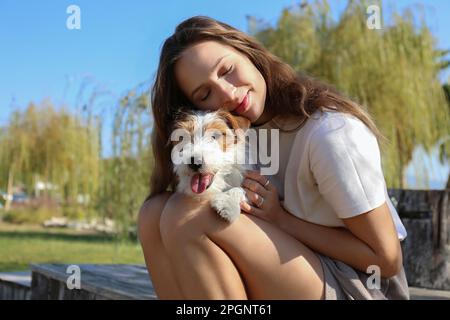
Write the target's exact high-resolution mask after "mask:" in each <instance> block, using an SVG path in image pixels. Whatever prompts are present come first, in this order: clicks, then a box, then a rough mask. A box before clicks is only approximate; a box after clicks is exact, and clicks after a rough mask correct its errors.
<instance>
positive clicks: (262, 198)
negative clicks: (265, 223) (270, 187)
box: [256, 196, 264, 208]
mask: <svg viewBox="0 0 450 320" xmlns="http://www.w3.org/2000/svg"><path fill="white" fill-rule="evenodd" d="M259 198H261V202H260V203H257V204H256V206H257V207H258V208H261V207H262V205H263V203H264V197H261V196H259Z"/></svg>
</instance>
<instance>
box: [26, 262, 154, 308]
mask: <svg viewBox="0 0 450 320" xmlns="http://www.w3.org/2000/svg"><path fill="white" fill-rule="evenodd" d="M78 266H79V268H80V280H81V281H80V284H81V288H80V289H69V288H68V286H67V280H68V278H69V277H70V276H71V273H67V270H68V267H69V265H68V264H41V265H32V266H31V271H32V281H31V299H39V300H155V299H157V297H156V294H155V290H154V289H153V285H152V283H151V281H150V278H149V276H148V272H147V269H146V268H145V266H143V265H126V264H111V265H108V264H102V265H96V264H94V265H92V264H80V265H78Z"/></svg>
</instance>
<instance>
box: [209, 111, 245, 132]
mask: <svg viewBox="0 0 450 320" xmlns="http://www.w3.org/2000/svg"><path fill="white" fill-rule="evenodd" d="M217 114H218V115H219V116H220V117H222V118H223V119H225V120H226V121H227V123H228V125H229V126H230V127H231V128H232V129H233V130H237V129H241V130H242V131H244V132H245V131H247V129H248V128H250V120H248V119H247V118H245V117H241V116H234V115H232V114H231V113H230V112H228V111H225V110H218V111H217Z"/></svg>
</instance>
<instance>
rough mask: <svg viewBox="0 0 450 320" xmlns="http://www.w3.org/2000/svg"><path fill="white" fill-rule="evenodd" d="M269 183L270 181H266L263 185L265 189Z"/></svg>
mask: <svg viewBox="0 0 450 320" xmlns="http://www.w3.org/2000/svg"><path fill="white" fill-rule="evenodd" d="M269 183H270V180H269V179H267V181H266V183H264V187H267V186H268V185H269Z"/></svg>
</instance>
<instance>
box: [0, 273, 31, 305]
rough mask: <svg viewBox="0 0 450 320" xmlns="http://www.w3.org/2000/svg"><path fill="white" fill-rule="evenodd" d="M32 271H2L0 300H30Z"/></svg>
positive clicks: (0, 274)
mask: <svg viewBox="0 0 450 320" xmlns="http://www.w3.org/2000/svg"><path fill="white" fill-rule="evenodd" d="M30 297H31V272H29V271H27V272H2V273H0V300H29V299H30Z"/></svg>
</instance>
